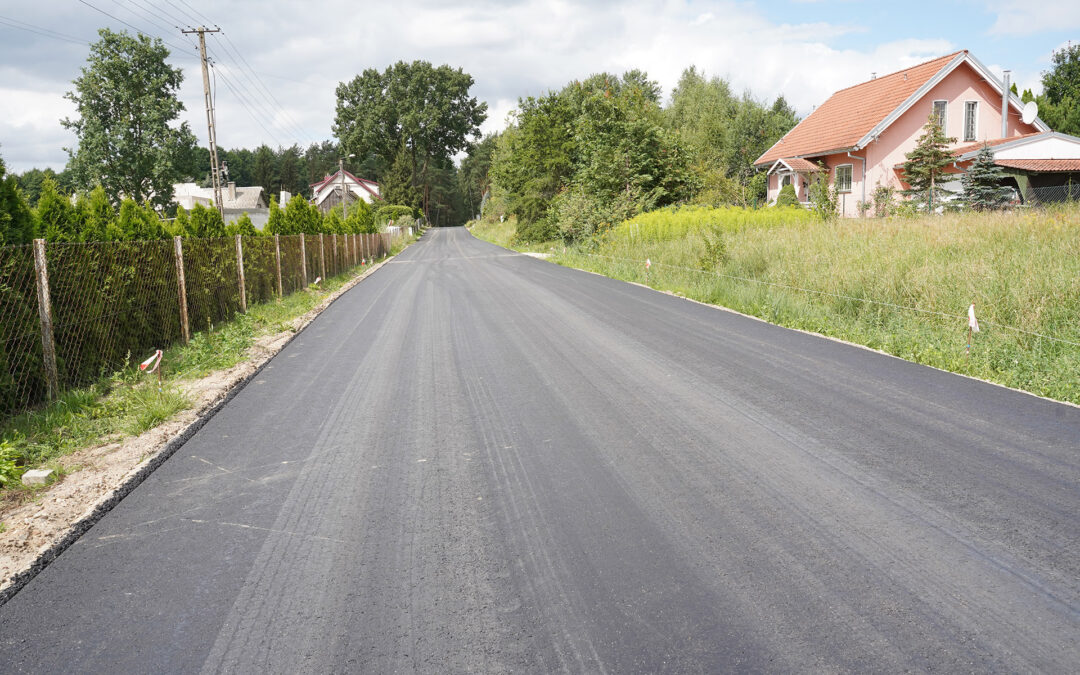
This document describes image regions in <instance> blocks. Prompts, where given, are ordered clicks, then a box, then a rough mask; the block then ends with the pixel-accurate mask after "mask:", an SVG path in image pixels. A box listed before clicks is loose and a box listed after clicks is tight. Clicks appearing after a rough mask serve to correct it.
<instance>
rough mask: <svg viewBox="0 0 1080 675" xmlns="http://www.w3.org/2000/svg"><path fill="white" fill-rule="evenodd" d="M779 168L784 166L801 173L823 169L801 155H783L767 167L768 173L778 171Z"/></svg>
mask: <svg viewBox="0 0 1080 675" xmlns="http://www.w3.org/2000/svg"><path fill="white" fill-rule="evenodd" d="M781 168H786V169H788V170H790V171H797V172H801V173H815V172H817V171H824V169H822V168H821V167H820V166H818V165H817V164H814V163H813V162H811V161H810V160H808V159H802V158H801V157H785V158H783V159H778V160H776V162H774V163H773V165H772V166H771V167H769V173H770V174H771V173H773V172H774V171H779V170H780V169H781Z"/></svg>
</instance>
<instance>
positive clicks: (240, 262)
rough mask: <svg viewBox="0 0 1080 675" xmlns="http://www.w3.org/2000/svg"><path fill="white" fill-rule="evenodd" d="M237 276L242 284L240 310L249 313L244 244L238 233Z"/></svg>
mask: <svg viewBox="0 0 1080 675" xmlns="http://www.w3.org/2000/svg"><path fill="white" fill-rule="evenodd" d="M236 276H237V281H238V283H239V284H240V311H241V312H243V313H244V314H247V288H246V287H245V285H244V246H243V245H242V244H241V243H240V235H236Z"/></svg>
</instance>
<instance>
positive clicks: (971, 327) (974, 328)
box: [965, 302, 979, 356]
mask: <svg viewBox="0 0 1080 675" xmlns="http://www.w3.org/2000/svg"><path fill="white" fill-rule="evenodd" d="M978 332H979V320H978V319H976V318H975V303H974V302H973V303H971V306H970V307H968V343H967V351H966V352H965V355H967V356H971V336H972V333H978Z"/></svg>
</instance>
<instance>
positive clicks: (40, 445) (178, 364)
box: [0, 242, 407, 500]
mask: <svg viewBox="0 0 1080 675" xmlns="http://www.w3.org/2000/svg"><path fill="white" fill-rule="evenodd" d="M406 244H407V242H399V243H396V244H395V245H394V247H393V249H392V251H391V253H392V254H396V253H397V252H398V251H400V250H401V249H402V248H404V246H405V245H406ZM360 269H361V268H354V269H353V270H352V271H350V272H346V273H344V274H341V275H339V276H337V277H332V278H329V279H324V280H323V281H322V282H321V283H320V284H319V285H318V287H315V286H309V287H308V289H306V290H302V291H298V292H296V293H293V294H291V295H288V296H285V297H284V298H282V299H280V300H272V301H270V302H265V303H261V304H258V305H253V306H251V307H249V308H248V312H247V314H239V315H237V316H236V317H235V318H234V319H233V320H231V321H227V322H224V323H222V324H220V325H217V326H214V327H213V330H209V331H202V332H200V333H196V334H194V335H193V336H192V338H191V341H190V342H189V343H188V344H187V345H183V344H178V345H173V346H172V347H169V348H168V349H166V350H165V353H164V356H163V360H162V363H163V366H164V375H165V382H164V386H162V387H161V388H160V390H159V388H158V382H157V379H156V377H154V376H147V375H146V374H145V373H142V372H141V371H139V369H138V362H139V361H141V360H142V356H143V355H134V354H133V355H131V356H130V358H129V363H128V364H126V365H125V366H124V367H122V368H120V369H119V370H117V372H115V373H113V374H112V375H111V376H110V377H107V378H103V379H101V380H100V381H98V382H95V383H94V384H92V385H90V386H88V387H85V388H82V389H75V390H69V391H67V392H64V393H63V394H62V395H61V396H60V397H59V398H58V399H57V400H55V401H53V402H52V403H50V404H49V405H47V406H44V407H42V408H38V409H34V410H30V411H27V412H24V413H22V414H20V415H18V416H16V417H12V418H9V419H7V420H5V421H3V422H2V423H0V496H2V497H4V498H5V499H8V500H10V499H17V498H20V496H22V497H25V496H26V495H30V494H33V493H34V492H35V490H34V489H31V488H26V487H24V486H23V485H22V484H21V483H20V482H19V478H20V477H21V476H22V474H23V473H24V472H25V471H26V470H27V469H31V468H34V467H39V466H48V467H49V468H52V469H54V470H56V471H57V473H58V474H59V475H62V474H63V473H64V471H65V469H64V468H63V466H62V465H61V464H60V463H59V462H58V461H57V460H59V459H60V458H61V457H64V456H65V455H69V454H71V453H73V452H76V451H78V450H81V449H84V448H88V447H93V446H95V445H99V444H102V443H107V442H117V441H121V440H123V439H124V438H129V437H133V436H137V435H139V434H141V433H143V432H144V431H147V430H149V429H152V428H154V427H156V426H158V425H159V424H161V423H163V422H165V421H166V420H168V419H169V418H171V417H173V416H174V415H176V414H177V413H179V412H181V411H184V410H187V409H189V408H191V406H192V405H193V401H191V399H190V398H189V397H187V396H186V395H185V394H184V393H183V391H182V390H181V387H180V386H178V384H177V383H178V382H179V381H184V380H195V379H198V378H201V377H205V376H207V375H209V374H210V373H213V372H215V371H219V370H224V369H227V368H230V367H232V366H234V365H236V364H238V363H240V362H242V361H245V360H246V359H247V358H248V350H249V349H250V347H251V346H252V345H253V344H254V342H255V341H256V340H257V339H258V338H260V337H263V336H266V335H272V334H275V333H280V332H283V331H286V330H290V329H291V327H292V322H293V320H295V319H296V318H298V317H300V316H303V315H304V314H306V313H307V312H309V311H310V310H312V309H314V308H315V307H316V306H317V305H318V304H319V303H320V302H322V301H323V300H324V299H325V298H326V297H327V296H329V295H330V294H332V293H334V292H335V291H337V290H338V289H340V288H341V287H342V286H343V285H345V284H346V283H347V282H348V281H349V280H351V279H352V278H353V277H355V276H356V275H357V274H358V273H359V271H360ZM363 269H366V268H363Z"/></svg>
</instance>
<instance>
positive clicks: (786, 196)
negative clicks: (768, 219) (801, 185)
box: [776, 183, 799, 207]
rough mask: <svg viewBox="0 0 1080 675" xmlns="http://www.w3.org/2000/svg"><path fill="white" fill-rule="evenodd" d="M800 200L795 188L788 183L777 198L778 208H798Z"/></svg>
mask: <svg viewBox="0 0 1080 675" xmlns="http://www.w3.org/2000/svg"><path fill="white" fill-rule="evenodd" d="M798 205H799V198H798V197H796V196H795V186H794V185H792V184H791V183H788V184H787V185H785V186H784V187H782V188H780V194H779V195H777V197H776V206H781V207H782V206H798Z"/></svg>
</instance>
